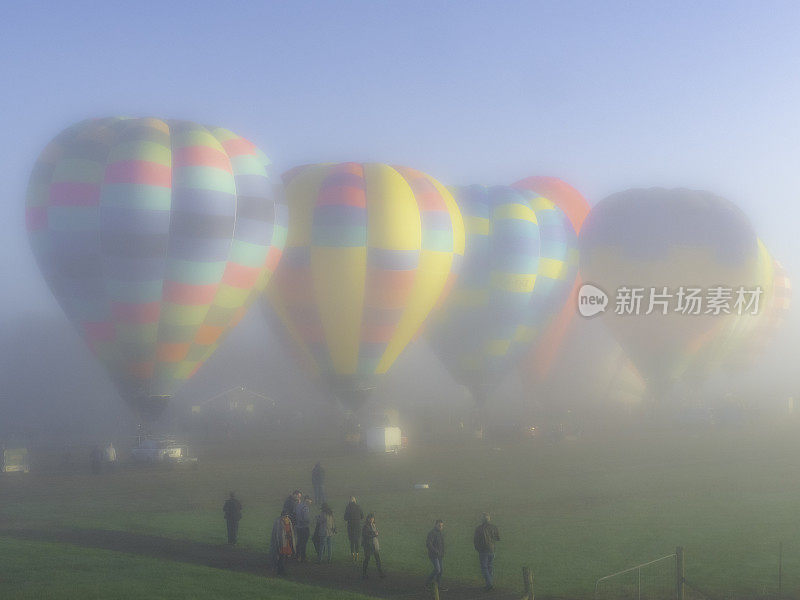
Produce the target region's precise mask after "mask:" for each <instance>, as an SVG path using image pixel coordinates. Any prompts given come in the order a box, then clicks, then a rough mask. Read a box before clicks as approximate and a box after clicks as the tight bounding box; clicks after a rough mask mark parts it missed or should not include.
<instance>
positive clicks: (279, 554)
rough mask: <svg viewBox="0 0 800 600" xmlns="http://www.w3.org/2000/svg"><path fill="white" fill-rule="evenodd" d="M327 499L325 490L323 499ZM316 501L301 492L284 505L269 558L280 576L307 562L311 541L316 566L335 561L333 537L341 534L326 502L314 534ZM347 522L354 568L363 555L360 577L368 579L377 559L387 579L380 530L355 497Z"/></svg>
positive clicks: (298, 491)
mask: <svg viewBox="0 0 800 600" xmlns="http://www.w3.org/2000/svg"><path fill="white" fill-rule="evenodd" d="M318 497H322V498H324V489H323V494H322V495H321V496H318ZM313 504H314V499H313V498H312V497H311V496H309V495H308V494H305V495H304V494H303V493H302V492H301V491H300V490H295V491H294V492H292V493H291V494H290V495H289V497H288V498H286V501H285V502H284V503H283V509H282V510H281V515H280V517H278V518H277V519H276V520H275V523H274V524H273V526H272V535H271V537H270V554H271V556H272V558H273V561H274V564H275V570H276V573H277V574H278V575H284V574H285V573H286V564H287V562H288V561H290V560H292V559H294V560H298V561H299V562H307V561H308V556H307V554H308V553H307V548H308V541H309V539H310V540H311V541H312V543H313V544H314V549H315V550H316V552H317V563H321V562H323V561H324V562H327V563H330V562H331V559H332V557H333V536H335V535H336V534H337V533H338V529H337V527H336V517H334V515H333V510H332V509H331V507H330V506H329V505H328V503H327V502H326V501H323V502H322V506H321V507H320V512H319V514H318V515H317V516H316V518H314V519H313V523H314V533H313V535H312V534H311V524H312V518H311V506H312V505H313ZM344 522H345V523H346V525H347V527H346V529H347V538H348V541H349V543H350V558H351V560H352V561H353V564H358V562H359V561H360V560H361V550H362V549H363V551H364V558H363V562H362V571H361V576H362V578H364V579H367V578H368V574H367V569H368V567H369V563H370V560H373V559H374V562H375V566H376V567H377V570H378V576H380V577H386V574H385V573H384V572H383V567H382V565H381V553H380V542H379V538H378V527H377V526H376V525H375V515H374V514H372V513H370V514H368V515H367V516H366V518H365V517H364V511H363V510H362V509H361V507H360V506H359V504H358V501H357V500H356V498H355V496H351V497H350V501H349V502H348V503H347V506H346V508H345V510H344Z"/></svg>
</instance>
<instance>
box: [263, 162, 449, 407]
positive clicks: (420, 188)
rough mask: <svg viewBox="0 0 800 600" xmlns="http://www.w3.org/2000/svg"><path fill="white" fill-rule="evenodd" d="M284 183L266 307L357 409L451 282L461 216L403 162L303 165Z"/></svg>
mask: <svg viewBox="0 0 800 600" xmlns="http://www.w3.org/2000/svg"><path fill="white" fill-rule="evenodd" d="M284 183H285V192H286V200H287V204H288V214H289V232H288V238H287V242H286V250H285V253H284V257H283V260H282V261H281V265H280V266H279V268H278V270H277V272H276V274H275V277H274V280H273V282H272V284H271V285H270V287H269V289H268V290H267V293H266V299H267V303H268V311H271V312H272V313H274V314H275V315H277V317H278V319H279V321H280V323H282V326H283V328H284V329H285V331H286V332H287V333H288V335H289V338H290V339H291V341H292V346H293V348H294V349H295V351H296V352H295V353H296V354H297V355H298V356H299V358H300V360H301V361H302V362H303V363H304V364H305V366H306V367H307V369H308V371H309V372H310V373H312V374H314V375H316V376H319V377H320V378H321V381H322V383H323V384H324V385H325V386H326V387H327V388H328V389H329V390H331V391H332V393H333V395H334V396H335V397H336V398H337V399H338V400H339V401H340V402H341V403H342V404H343V405H344V407H345V408H346V409H349V410H355V409H357V408H358V407H359V406H360V405H361V403H362V402H363V401H364V400H365V398H366V397H367V395H368V393H369V392H370V390H372V389H373V388H374V386H375V385H376V381H377V380H378V379H379V378H380V376H381V375H383V374H385V373H386V372H387V371H388V370H389V368H390V367H391V366H392V364H393V363H394V361H395V360H396V359H397V357H398V356H399V355H400V353H401V352H402V351H403V349H404V348H405V347H406V346H407V345H408V343H409V342H410V341H411V340H412V339H414V338H415V336H417V334H418V332H419V331H420V328H421V327H422V325H423V323H424V321H425V319H426V317H427V316H428V313H429V312H430V311H431V309H432V308H433V307H434V306H435V305H436V304H437V303H438V302H439V301H440V300H441V299H442V297H443V296H444V295H445V294H446V292H447V290H448V288H449V287H450V286H451V285H452V281H453V278H454V276H455V272H456V270H457V268H458V264H459V262H460V259H461V256H462V255H463V253H464V226H463V223H462V220H461V213H460V212H459V210H458V207H457V206H456V203H455V202H454V201H453V198H452V196H451V195H450V193H449V192H448V191H447V189H446V188H445V187H444V186H442V185H441V184H440V183H439V182H437V181H436V180H435V179H433V178H432V177H430V176H428V175H426V174H424V173H421V172H419V171H416V170H414V169H409V168H406V167H392V166H389V165H385V164H379V163H367V164H358V163H342V164H320V165H310V166H304V167H299V168H296V169H293V170H291V171H289V172H288V173H286V174H285V175H284Z"/></svg>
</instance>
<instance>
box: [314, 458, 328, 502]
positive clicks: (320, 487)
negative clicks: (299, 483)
mask: <svg viewBox="0 0 800 600" xmlns="http://www.w3.org/2000/svg"><path fill="white" fill-rule="evenodd" d="M311 485H312V486H313V487H314V502H316V503H317V504H319V505H320V506H322V505H323V504H324V503H325V502H327V499H326V498H325V469H323V468H322V465H321V464H320V463H317V464H315V465H314V468H313V469H311Z"/></svg>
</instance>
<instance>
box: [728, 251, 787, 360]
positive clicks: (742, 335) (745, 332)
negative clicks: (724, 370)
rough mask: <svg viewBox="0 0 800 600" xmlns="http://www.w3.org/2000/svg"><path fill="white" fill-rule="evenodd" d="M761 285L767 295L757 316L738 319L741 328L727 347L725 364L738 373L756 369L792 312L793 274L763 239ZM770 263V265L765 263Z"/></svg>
mask: <svg viewBox="0 0 800 600" xmlns="http://www.w3.org/2000/svg"><path fill="white" fill-rule="evenodd" d="M759 251H760V252H759V258H760V260H759V264H760V268H759V275H760V276H761V277H760V282H759V285H761V286H762V289H763V292H764V293H763V294H762V295H761V299H760V308H759V311H758V313H757V314H755V315H745V316H742V317H740V318H739V319H738V321H740V322H742V323H739V324H738V325H739V327H738V328H737V331H736V332H735V334H734V336H733V339H732V340H731V342H730V344H729V347H728V348H726V352H725V356H724V357H723V359H722V362H723V365H724V366H726V367H728V368H731V369H735V370H737V371H739V370H742V369H747V368H749V367H752V366H753V365H754V364H756V363H757V362H758V360H759V359H760V358H761V357H762V356H763V355H764V353H765V352H766V350H767V347H768V346H769V344H770V342H771V341H772V340H773V339H774V338H775V336H776V335H777V333H778V331H779V330H780V326H781V325H782V324H783V322H784V320H785V318H786V315H787V314H788V312H789V307H790V305H791V297H792V283H791V280H790V279H789V274H788V273H787V272H786V269H784V267H783V265H781V263H780V262H778V261H777V260H775V259H774V258H773V257H772V256H771V255H770V254H769V253H768V252H767V250H766V247H764V245H763V244H762V243H761V241H760V240H759ZM764 263H766V264H764Z"/></svg>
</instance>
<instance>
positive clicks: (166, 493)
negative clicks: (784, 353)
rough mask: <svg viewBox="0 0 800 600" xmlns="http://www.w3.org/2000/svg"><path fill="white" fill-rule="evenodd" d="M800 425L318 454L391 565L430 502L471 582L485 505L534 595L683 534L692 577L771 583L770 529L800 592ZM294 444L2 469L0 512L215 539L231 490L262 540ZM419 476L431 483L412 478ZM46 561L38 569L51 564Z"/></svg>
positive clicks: (36, 522) (407, 561)
mask: <svg viewBox="0 0 800 600" xmlns="http://www.w3.org/2000/svg"><path fill="white" fill-rule="evenodd" d="M799 434H800V430H799V429H798V428H797V427H796V425H795V424H794V423H783V424H780V425H776V426H774V427H771V428H763V429H758V430H752V429H742V430H737V431H707V432H698V433H695V434H687V433H681V434H676V433H668V432H659V433H644V432H643V433H640V434H638V435H634V434H628V435H617V436H614V437H613V438H611V439H609V438H607V437H606V438H599V437H598V438H585V439H578V440H575V441H565V442H561V443H559V444H549V443H545V442H543V441H540V440H532V441H529V442H524V443H522V442H520V443H513V444H512V443H509V444H507V445H500V447H499V448H496V447H495V448H493V446H495V444H496V443H489V444H481V443H477V442H467V441H463V442H454V443H453V444H448V445H445V446H442V447H418V448H412V449H411V450H409V451H408V452H407V453H405V454H401V455H399V456H392V455H387V456H374V455H373V456H369V455H347V454H344V453H337V452H336V451H332V450H330V449H320V450H319V452H318V454H319V456H320V457H322V458H323V459H324V460H323V462H324V465H325V467H326V469H327V472H328V485H327V488H328V496H329V498H330V499H331V501H332V504H333V506H334V508H335V512H336V515H337V518H341V513H342V511H343V509H344V505H345V503H346V500H347V497H348V496H349V495H350V494H355V495H356V496H358V497H359V501H360V503H361V505H362V507H363V508H364V509H365V510H366V511H375V513H376V517H377V523H378V527H379V530H380V532H381V538H382V546H383V550H382V554H383V556H384V562H385V565H386V568H387V570H388V571H389V572H390V573H392V572H395V573H397V572H401V571H402V572H407V573H411V574H416V575H418V576H419V577H420V582H421V580H422V578H423V577H424V574H425V573H426V572H427V570H428V562H427V560H426V554H425V550H424V540H425V534H426V532H427V531H428V529H429V528H430V526H431V524H432V521H433V519H435V518H437V517H441V518H443V519H444V520H445V522H446V526H445V531H446V535H447V555H446V558H445V578H446V579H447V578H449V579H453V578H455V579H459V580H462V581H467V582H475V583H476V584H477V583H478V582H479V581H480V579H479V573H478V570H477V560H476V556H475V552H474V550H473V549H472V545H471V535H472V530H473V528H474V527H475V525H476V524H477V519H478V516H479V514H480V512H481V511H483V510H489V511H490V512H492V514H493V515H494V519H495V522H496V524H497V525H498V527H499V529H500V534H501V537H502V540H501V542H500V543H499V544H498V554H497V563H496V569H497V579H498V583H499V584H500V585H502V586H506V587H512V588H519V587H520V571H521V567H522V566H523V565H529V566H530V567H531V568H532V569H533V571H534V574H535V590H536V595H537V598H538V597H562V598H590V597H591V595H592V591H593V586H594V582H595V580H596V579H597V578H599V577H601V576H603V575H607V574H609V573H612V572H615V571H617V570H620V569H623V568H625V567H628V566H632V565H635V564H637V563H640V562H644V561H647V560H650V559H652V558H656V557H659V556H662V555H665V554H669V553H671V552H673V551H674V549H675V547H676V546H677V545H682V546H684V547H685V550H686V572H687V578H688V580H689V582H690V583H691V584H692V585H695V586H697V587H699V588H700V589H703V590H707V591H709V592H712V594H713V597H714V598H755V597H761V596H765V595H768V594H770V593H772V592H774V591H775V588H776V586H777V568H778V544H779V542H783V547H784V563H783V590H784V592H785V593H786V594H787V597H798V596H800V435H799ZM300 453H301V454H303V455H304V456H303V457H301V458H294V457H290V456H286V455H283V456H277V455H274V454H273V455H272V456H267V457H257V456H253V455H250V456H249V457H247V458H241V459H237V460H234V459H231V458H223V457H217V458H214V456H205V457H203V460H202V461H201V463H200V466H199V468H197V469H196V470H192V469H188V470H175V471H158V470H139V469H135V470H134V469H120V470H119V471H117V472H115V473H110V474H107V475H103V476H100V477H93V476H91V475H89V474H85V473H78V474H32V475H31V476H29V477H22V476H20V477H13V478H7V479H6V480H5V481H4V482H3V487H2V490H0V518H1V519H3V520H4V521H5V522H4V525H5V526H22V525H24V526H26V527H31V528H47V527H54V526H58V527H69V528H106V529H117V530H125V531H131V532H140V533H150V534H154V535H159V536H164V537H171V538H181V539H189V540H195V541H202V542H211V543H217V542H220V543H221V542H223V541H224V533H225V532H224V522H223V521H222V514H221V505H222V502H223V500H224V498H225V495H226V493H227V491H228V490H231V489H232V490H236V491H237V492H238V493H239V495H240V496H241V498H242V501H243V504H244V518H243V520H242V523H241V525H240V543H241V544H242V545H243V546H245V547H250V548H253V549H258V550H262V551H263V550H265V549H266V544H267V535H268V531H269V528H270V527H271V523H272V520H273V519H274V518H275V516H276V515H277V513H278V511H279V510H280V506H281V504H282V501H283V499H284V498H285V496H286V494H287V493H288V492H289V491H290V490H291V489H293V488H295V487H301V488H303V489H308V488H310V481H309V478H310V469H311V466H312V465H313V463H314V462H315V460H316V458H317V455H316V454H315V453H314V452H313V451H312V450H311V449H309V448H308V447H307V444H302V451H301V452H300ZM417 482H427V483H430V484H431V489H429V490H425V491H414V490H413V489H412V486H413V484H414V483H417ZM337 538H338V539H336V540H335V542H334V554H335V557H336V560H338V561H340V562H341V563H343V564H344V563H345V561H346V560H347V550H346V547H345V546H346V540H345V538H344V535H343V534H340V535H339V536H337ZM4 543H5V544H8V543H9V542H7V541H6V542H4ZM31 551H33V550H31ZM99 556H100V555H97V557H99ZM98 560H99V558H98ZM137 560H138V559H137ZM98 564H99V563H98ZM145 564H146V563H142V565H143V566H142V568H143V569H144V570H146V568H145V567H144V565H145ZM53 568H54V569H55V568H56V567H55V566H54V567H53ZM89 568H90V567H87V569H89ZM170 568H171V567H170ZM181 568H183V567H181ZM343 568H344V567H343ZM161 572H163V571H161ZM41 576H42V578H47V574H46V569H45V570H44V571H42V572H41ZM230 576H231V577H234V578H239V577H242V578H246V577H250V576H245V575H238V574H232V575H230ZM148 577H151V576H150V575H148ZM242 585H245V584H242ZM254 585H259V586H260V585H262V584H261V583H260V582H259V583H258V584H254ZM710 595H711V594H710ZM165 597H166V596H165ZM174 597H180V596H179V595H176V596H174ZM243 597H247V596H243ZM274 597H278V596H274ZM296 597H303V596H296ZM309 597H311V596H309ZM314 597H319V596H314Z"/></svg>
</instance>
